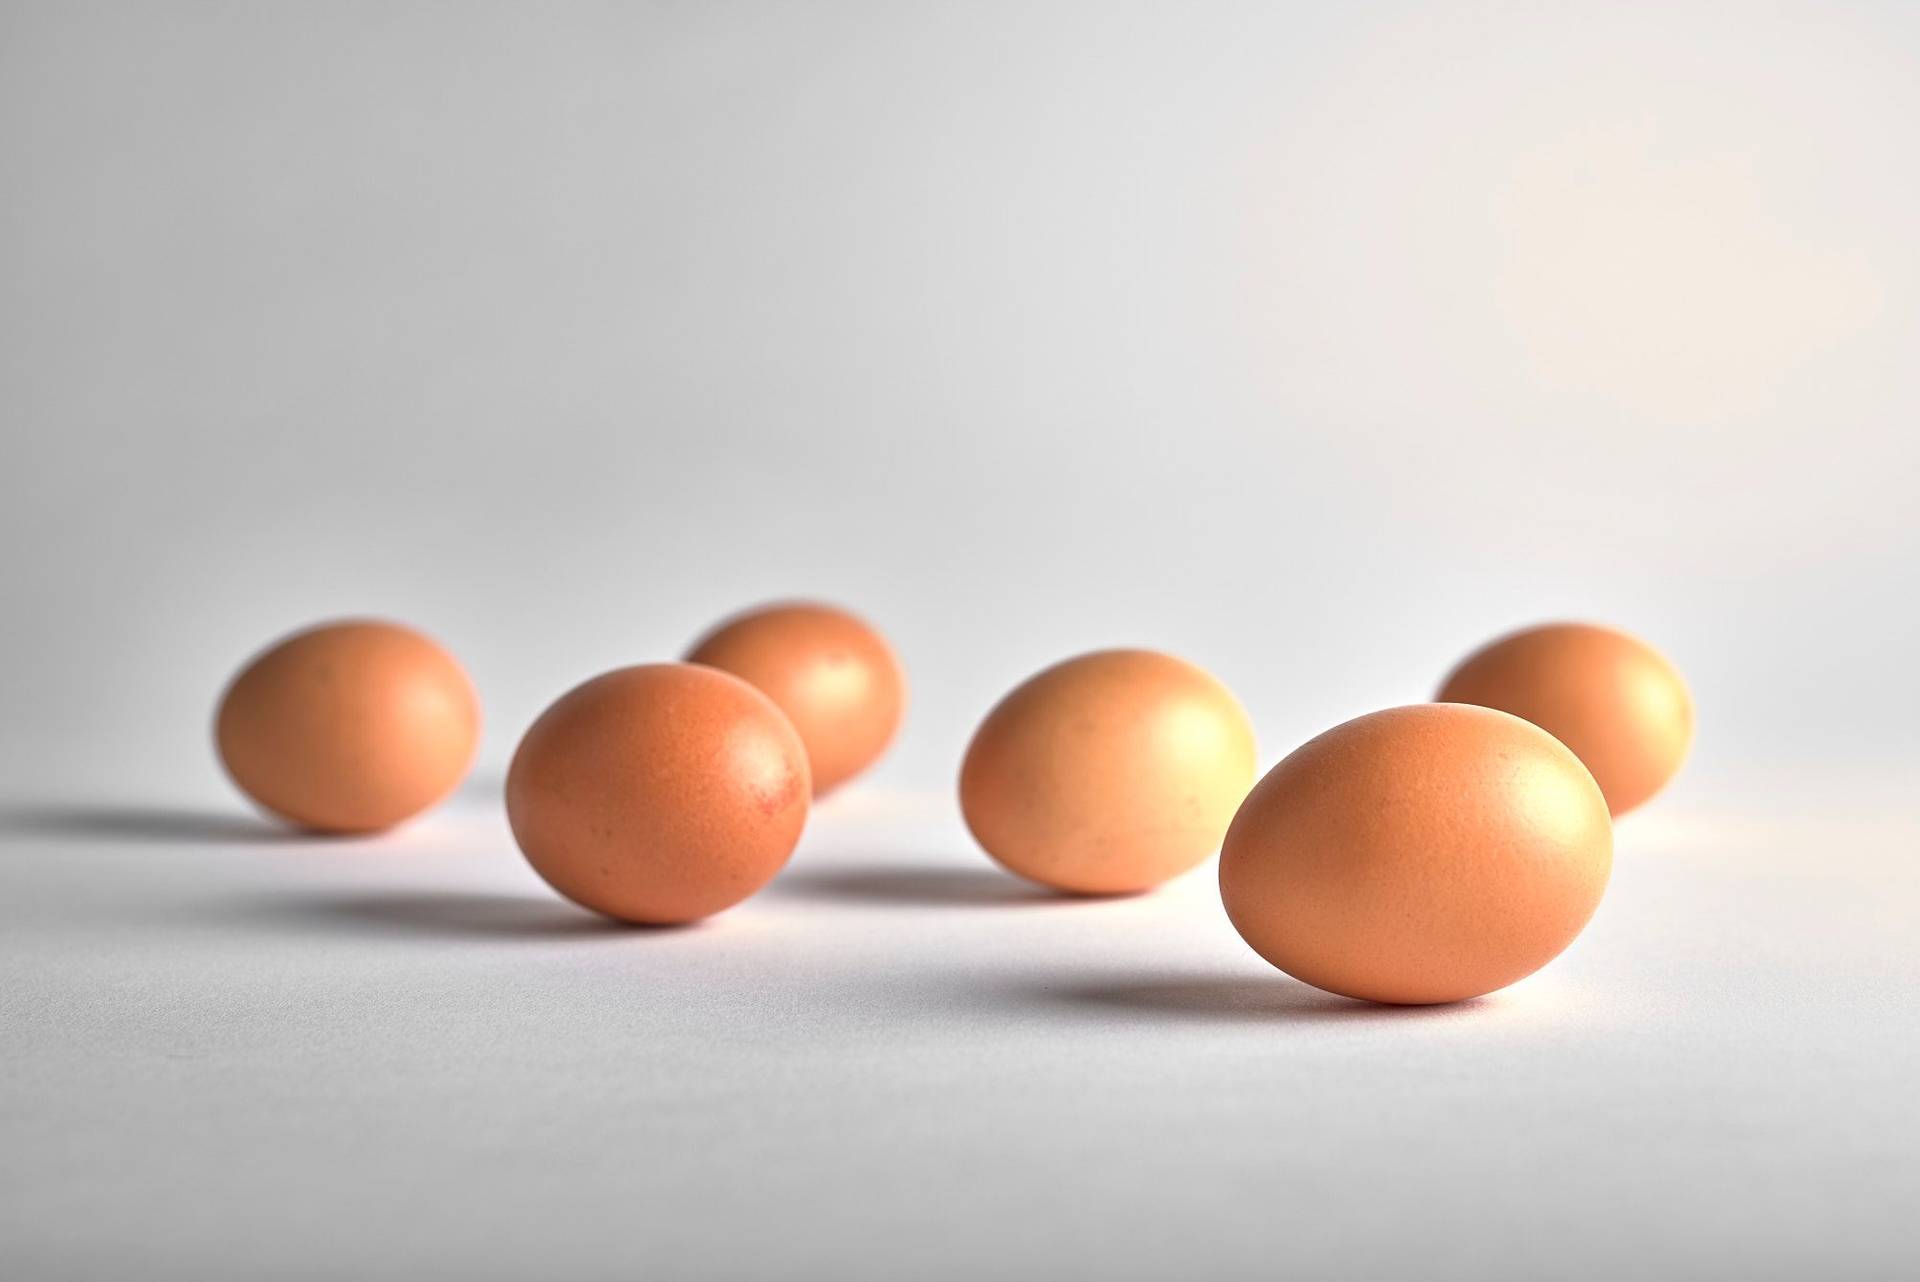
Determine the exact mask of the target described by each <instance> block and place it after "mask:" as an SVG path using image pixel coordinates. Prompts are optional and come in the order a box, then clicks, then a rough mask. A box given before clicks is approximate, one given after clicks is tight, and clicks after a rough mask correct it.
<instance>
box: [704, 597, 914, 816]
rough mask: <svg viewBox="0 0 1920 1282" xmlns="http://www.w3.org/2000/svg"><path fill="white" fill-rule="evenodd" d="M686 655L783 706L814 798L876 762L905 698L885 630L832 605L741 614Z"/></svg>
mask: <svg viewBox="0 0 1920 1282" xmlns="http://www.w3.org/2000/svg"><path fill="white" fill-rule="evenodd" d="M687 662H689V663H704V664H707V665H708V666H709V667H715V668H719V669H720V670H721V671H723V672H731V673H732V674H733V675H734V676H736V677H739V678H740V679H741V680H743V681H746V682H748V683H750V684H752V685H753V686H755V687H756V688H758V689H759V690H760V691H761V692H763V693H764V694H765V695H766V696H767V697H768V698H769V699H772V700H773V701H774V703H776V704H778V705H779V707H780V710H781V711H782V712H784V713H786V714H787V718H788V720H790V721H792V722H793V728H794V729H795V730H798V731H799V732H800V742H802V743H803V744H805V745H806V747H807V759H808V761H809V762H810V763H811V766H812V769H813V791H814V795H815V796H821V795H823V794H825V793H827V792H830V791H831V790H833V789H834V788H837V787H839V786H840V785H841V784H843V783H845V782H846V781H847V780H849V779H851V778H853V777H854V776H855V775H857V774H859V773H860V772H861V771H863V770H865V769H866V768H867V767H868V766H871V765H872V764H873V763H874V762H875V761H877V760H879V758H880V754H881V753H882V752H884V751H886V748H887V745H888V744H889V743H891V742H892V741H893V735H894V732H895V731H896V730H898V729H899V728H900V716H901V712H902V711H903V710H904V708H905V707H906V702H907V683H906V677H905V676H904V674H902V672H901V670H900V661H899V660H898V659H896V658H895V657H894V653H893V648H892V647H891V646H889V645H888V644H887V641H886V638H885V637H883V636H881V635H880V634H879V633H878V632H876V631H874V629H873V627H872V625H870V624H869V623H867V622H866V621H865V620H864V619H860V618H858V617H856V616H854V615H852V614H849V613H847V612H846V611H845V610H841V609H836V608H835V607H833V606H830V605H812V604H806V603H793V604H786V605H770V606H763V607H761V608H759V609H756V610H749V611H747V612H746V613H744V614H738V615H735V616H734V617H733V618H731V619H728V620H727V621H726V622H724V623H722V624H721V625H720V626H719V627H717V628H715V629H714V630H713V631H712V632H710V633H708V634H707V635H706V636H704V637H702V638H701V639H700V640H699V641H698V642H697V643H696V644H695V645H694V647H693V649H692V650H691V651H689V652H688V654H687Z"/></svg>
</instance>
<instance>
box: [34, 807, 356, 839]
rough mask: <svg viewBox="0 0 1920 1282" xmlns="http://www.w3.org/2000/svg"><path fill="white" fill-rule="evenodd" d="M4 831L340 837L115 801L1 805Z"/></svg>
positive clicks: (73, 835)
mask: <svg viewBox="0 0 1920 1282" xmlns="http://www.w3.org/2000/svg"><path fill="white" fill-rule="evenodd" d="M0 833H4V834H8V835H17V836H21V837H42V838H48V839H51V840H56V841H144V842H154V843H160V844H166V845H181V846H206V845H242V846H258V845H269V844H277V843H294V842H311V841H328V840H338V838H335V837H330V836H328V835H327V834H324V833H311V832H302V831H300V830H298V829H294V828H287V827H283V826H281V825H279V824H275V823H271V822H269V821H267V820H265V819H261V818H258V817H256V816H253V815H247V814H233V813H229V812H226V811H219V810H192V809H182V808H177V807H170V806H127V805H116V804H85V805H80V804H73V805H49V806H22V807H16V808H12V809H8V810H4V811H0Z"/></svg>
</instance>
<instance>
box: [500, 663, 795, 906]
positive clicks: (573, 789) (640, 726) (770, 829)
mask: <svg viewBox="0 0 1920 1282" xmlns="http://www.w3.org/2000/svg"><path fill="white" fill-rule="evenodd" d="M811 794H812V786H811V780H810V777H809V774H808V768H807V754H806V749H805V748H804V747H803V746H802V745H801V742H800V736H799V734H798V733H797V732H796V731H795V730H794V728H793V724H792V723H791V722H790V721H788V720H787V718H786V715H785V714H784V713H782V712H781V711H780V709H779V708H778V707H776V706H775V705H774V703H773V701H772V700H771V699H769V698H768V697H767V696H766V695H764V694H762V693H761V692H760V691H759V690H756V689H755V688H754V687H753V686H751V685H749V684H747V683H746V682H745V681H742V680H740V679H739V678H738V677H735V676H733V675H731V674H729V673H725V672H722V671H720V670H719V669H717V668H710V667H703V666H701V665H698V664H690V663H654V664H643V665H641V666H638V667H630V668H619V669H616V670H614V671H612V672H607V673H603V674H601V675H600V676H597V677H594V678H592V679H591V680H589V681H586V682H584V683H582V684H581V685H579V686H576V687H574V688H573V689H572V690H570V691H568V692H567V693H566V694H564V695H562V696H561V697H560V698H559V699H557V700H555V701H554V703H553V704H552V705H551V706H550V707H548V708H547V710H546V711H544V712H542V713H541V714H540V716H539V717H538V718H537V719H536V720H535V721H534V723H533V725H532V726H531V727H530V728H529V729H528V730H527V732H526V735H525V736H524V737H523V738H522V739H521V741H520V745H519V747H518V748H517V749H516V750H515V752H514V755H513V764H512V766H511V767H510V768H509V770H508V772H507V820H508V823H509V825H510V826H511V827H512V829H513V836H514V840H515V841H516V842H517V843H518V844H519V846H520V849H521V851H522V853H524V854H525V855H526V858H527V862H528V863H529V864H531V865H532V866H533V870H534V871H535V872H537V873H538V874H539V875H540V876H541V877H542V878H543V879H544V880H545V881H546V882H547V884H548V885H550V886H552V887H553V888H554V889H555V890H556V891H558V892H560V894H562V895H564V896H566V897H567V898H568V899H571V900H573V901H574V902H575V903H577V904H580V905H582V906H583V907H586V908H590V909H593V910H594V911H596V912H600V913H604V914H606V915H607V916H609V917H615V918H618V919H620V920H623V921H629V922H636V923H642V924H651V925H670V924H677V923H682V922H689V921H695V920H697V919H699V918H702V917H707V916H711V915H712V914H714V913H717V912H719V911H721V910H722V909H724V908H729V907H731V906H733V905H734V904H737V903H739V902H740V901H741V900H743V899H746V898H747V897H748V896H749V895H752V894H753V893H754V892H755V891H757V890H759V889H760V888H761V887H762V886H764V885H766V883H767V882H769V881H771V880H772V879H773V877H774V875H775V874H776V873H778V872H779V871H780V869H781V868H782V867H783V866H784V865H785V864H786V862H787V859H788V857H789V856H790V855H792V853H793V849H794V846H795V844H796V843H797V842H798V841H799V840H800V832H801V829H802V828H804V827H805V825H806V821H807V812H808V808H809V805H810V800H809V799H810V797H811Z"/></svg>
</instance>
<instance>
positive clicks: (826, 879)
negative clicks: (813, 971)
mask: <svg viewBox="0 0 1920 1282" xmlns="http://www.w3.org/2000/svg"><path fill="white" fill-rule="evenodd" d="M773 889H774V890H776V891H777V892H778V893H780V894H781V895H783V896H794V897H801V898H807V899H821V900H832V901H835V902H839V903H867V904H877V905H883V906H886V905H891V906H894V907H924V908H948V907H955V906H967V905H972V906H976V907H983V908H996V907H999V908H1004V907H1018V906H1022V905H1033V904H1056V905H1057V904H1062V903H1066V902H1069V901H1068V900H1067V899H1065V898H1064V897H1063V896H1060V895H1056V894H1052V893H1050V892H1048V891H1046V890H1043V889H1042V888H1040V887H1038V886H1032V885H1029V884H1027V883H1026V882H1023V881H1020V880H1018V879H1017V878H1014V877H1011V876H1009V875H1007V874H1006V873H1002V872H996V871H995V870H993V869H991V868H947V867H928V866H915V865H912V864H876V865H872V866H868V867H859V868H802V869H798V870H796V871H793V872H789V873H786V874H784V875H782V876H781V877H780V879H779V880H778V881H776V882H775V883H774V886H773Z"/></svg>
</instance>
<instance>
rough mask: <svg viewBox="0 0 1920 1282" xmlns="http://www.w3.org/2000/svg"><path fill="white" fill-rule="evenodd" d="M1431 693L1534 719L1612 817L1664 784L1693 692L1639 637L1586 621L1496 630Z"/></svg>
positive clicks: (1684, 731) (1685, 734)
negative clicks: (1587, 774) (1569, 755)
mask: <svg viewBox="0 0 1920 1282" xmlns="http://www.w3.org/2000/svg"><path fill="white" fill-rule="evenodd" d="M1435 697H1436V698H1437V699H1438V700H1439V701H1440V702H1442V703H1472V704H1478V705H1480V706H1482V707H1486V708H1498V709H1499V710H1500V711H1502V712H1510V713H1512V714H1513V715H1514V716H1516V717H1523V718H1525V719H1526V720H1528V721H1531V722H1532V723H1533V724H1534V725H1537V726H1539V727H1540V728H1541V729H1542V730H1545V731H1546V732H1547V733H1548V734H1551V735H1552V736H1553V737H1554V738H1556V739H1558V740H1560V742H1562V743H1564V744H1566V745H1567V747H1569V748H1571V749H1573V752H1574V755H1575V756H1577V757H1579V758H1580V760H1581V761H1583V762H1585V763H1586V766H1587V769H1588V770H1590V771H1592V773H1593V777H1594V779H1595V780H1596V781H1598V783H1599V784H1600V791H1601V792H1603V793H1605V794H1606V798H1607V805H1608V807H1609V808H1610V809H1611V810H1612V812H1613V813H1614V814H1615V815H1623V814H1625V813H1627V812H1628V811H1629V810H1632V809H1634V808H1635V807H1636V806H1639V805H1641V804H1643V803H1644V802H1646V801H1647V800H1648V799H1649V798H1650V797H1652V796H1653V795H1654V794H1655V793H1657V792H1659V791H1660V790H1661V789H1662V788H1664V787H1665V786H1666V785H1667V783H1668V781H1669V780H1671V779H1672V778H1673V776H1674V775H1675V774H1676V773H1678V771H1679V769H1680V766H1681V763H1682V762H1684V761H1685V760H1686V756H1687V751H1688V749H1689V747H1690V746H1691V745H1692V743H1693V728H1694V710H1693V697H1692V695H1690V694H1689V693H1688V691H1687V685H1686V682H1685V680H1684V679H1682V677H1681V676H1680V673H1679V670H1678V669H1676V668H1675V667H1674V666H1673V664H1672V663H1670V662H1668V661H1667V658H1666V657H1665V656H1664V655H1662V654H1661V653H1660V652H1659V651H1658V650H1655V649H1654V648H1653V647H1652V646H1650V645H1648V644H1647V643H1646V642H1644V641H1642V640H1640V639H1639V638H1637V637H1633V636H1629V635H1627V634H1626V633H1624V632H1620V631H1617V630H1615V629H1613V628H1605V627H1600V626H1598V625H1595V624H1590V623H1549V624H1544V625H1541V626H1539V627H1531V628H1525V629H1522V630H1521V631H1518V632H1514V633H1510V634H1508V635H1507V636H1504V637H1501V638H1500V639H1498V640H1496V641H1493V642H1491V643H1489V644H1488V645H1486V646H1484V647H1482V648H1481V649H1479V650H1476V651H1475V652H1474V653H1472V654H1471V655H1468V656H1467V658H1466V659H1465V660H1464V661H1462V662H1461V664H1460V666H1459V667H1457V668H1455V669H1454V670H1453V672H1452V673H1451V674H1449V675H1448V677H1447V679H1446V680H1445V681H1444V682H1442V683H1441V686H1440V692H1439V694H1438V695H1436V696H1435Z"/></svg>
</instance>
